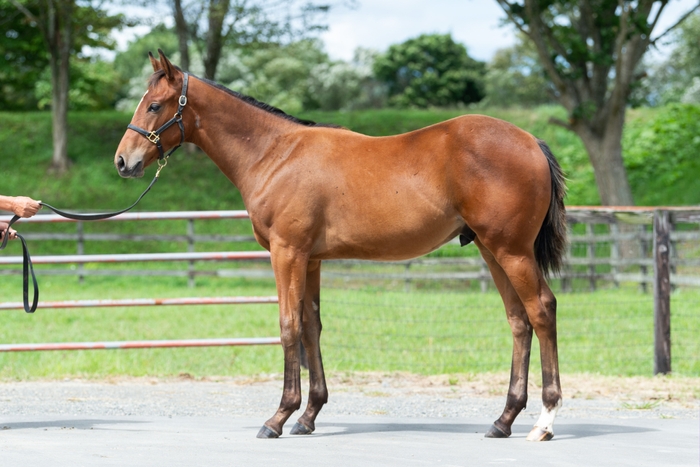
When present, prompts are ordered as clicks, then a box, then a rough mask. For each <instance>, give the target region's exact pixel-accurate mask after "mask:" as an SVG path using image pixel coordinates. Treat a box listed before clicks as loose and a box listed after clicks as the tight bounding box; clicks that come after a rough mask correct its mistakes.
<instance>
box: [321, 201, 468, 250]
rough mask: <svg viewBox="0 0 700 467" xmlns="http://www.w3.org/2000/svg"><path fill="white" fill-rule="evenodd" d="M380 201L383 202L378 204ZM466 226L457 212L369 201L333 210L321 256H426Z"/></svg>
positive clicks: (327, 224)
mask: <svg viewBox="0 0 700 467" xmlns="http://www.w3.org/2000/svg"><path fill="white" fill-rule="evenodd" d="M376 204H379V206H377V205H376ZM463 227H464V223H463V221H462V220H461V217H460V216H459V215H458V214H457V213H456V212H449V213H448V212H446V210H439V209H425V208H423V209H420V208H419V207H418V206H415V205H411V204H410V203H392V202H384V203H366V204H364V205H361V204H355V206H354V207H350V206H347V205H346V206H345V207H344V208H339V209H338V211H337V212H335V213H329V215H328V216H327V223H326V228H325V232H324V234H325V235H323V236H322V237H321V238H320V239H319V242H318V244H317V248H316V249H315V250H316V254H315V255H314V256H315V257H318V259H350V258H354V259H368V260H377V261H398V260H405V259H410V258H415V257H417V256H422V255H425V254H427V253H430V252H431V251H434V250H436V249H437V248H439V247H440V246H442V245H444V244H445V243H446V242H448V241H450V240H451V239H452V238H454V237H455V236H456V235H457V234H458V233H459V231H460V230H461V229H462V228H463Z"/></svg>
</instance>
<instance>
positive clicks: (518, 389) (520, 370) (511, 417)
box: [475, 240, 532, 438]
mask: <svg viewBox="0 0 700 467" xmlns="http://www.w3.org/2000/svg"><path fill="white" fill-rule="evenodd" d="M475 243H476V245H477V247H479V250H480V251H481V255H482V257H483V258H484V260H485V261H486V264H487V265H488V267H489V270H490V271H491V276H492V277H493V280H494V282H495V284H496V288H497V289H498V291H499V293H500V294H501V298H502V299H503V305H504V306H505V309H506V316H507V318H508V324H510V328H511V332H512V333H513V358H512V363H511V370H510V384H509V386H508V396H507V398H506V406H505V408H504V409H503V414H501V416H500V417H499V418H498V420H496V421H495V422H494V423H493V425H492V426H491V428H489V430H488V431H487V432H486V435H485V436H486V437H487V438H507V437H509V436H510V435H511V426H512V425H513V422H514V421H515V418H516V417H517V416H518V415H519V414H520V412H521V411H522V410H523V409H524V408H525V406H526V405H527V381H528V371H529V366H530V348H531V346H532V326H531V325H530V322H529V320H528V318H527V312H526V311H525V306H524V305H523V303H522V301H521V300H520V297H518V294H517V292H516V291H515V289H514V288H513V286H512V285H511V283H510V280H509V279H508V276H507V275H506V273H505V271H503V268H501V266H500V265H499V264H498V262H496V259H495V258H494V257H493V255H492V254H491V252H490V251H489V250H487V249H486V248H485V247H484V246H483V245H482V244H481V242H479V240H476V241H475Z"/></svg>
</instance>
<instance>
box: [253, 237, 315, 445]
mask: <svg viewBox="0 0 700 467" xmlns="http://www.w3.org/2000/svg"><path fill="white" fill-rule="evenodd" d="M271 253H272V255H271V258H272V269H273V271H274V273H275V281H276V282H277V295H278V298H279V308H280V339H281V341H282V349H283V351H284V389H283V391H282V400H281V401H280V406H279V408H278V409H277V412H275V414H274V415H273V416H272V418H270V419H269V420H268V421H266V422H265V424H264V425H263V426H262V428H260V431H259V432H258V435H257V437H258V438H278V437H279V436H280V435H281V434H282V427H283V426H284V423H285V422H286V421H287V419H289V417H290V416H291V415H292V413H294V412H295V411H296V410H297V409H299V407H300V406H301V382H300V368H301V355H300V349H299V343H300V340H301V334H302V315H303V306H304V294H305V291H306V271H307V265H308V256H307V255H305V254H303V253H301V252H299V251H298V250H296V249H294V248H290V247H288V248H274V246H273V248H271Z"/></svg>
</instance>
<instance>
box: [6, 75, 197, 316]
mask: <svg viewBox="0 0 700 467" xmlns="http://www.w3.org/2000/svg"><path fill="white" fill-rule="evenodd" d="M188 82H189V74H188V73H185V74H184V77H183V81H182V92H181V94H180V98H179V99H178V108H177V113H176V114H175V115H174V116H173V118H171V119H170V120H168V121H167V122H165V124H163V125H162V126H161V127H160V128H158V129H157V130H154V131H150V132H148V131H146V130H144V129H142V128H139V127H137V126H135V125H132V124H129V125H128V126H127V128H128V129H130V130H134V131H136V132H137V133H140V134H141V135H143V136H144V137H146V139H148V140H149V141H150V142H151V143H153V144H155V145H156V147H157V148H158V152H159V157H158V170H157V171H156V175H155V177H153V180H152V181H151V183H150V184H149V185H148V188H146V189H145V190H144V192H143V193H141V196H139V197H138V199H137V200H136V202H135V203H134V204H132V205H131V206H129V207H128V208H126V209H122V210H121V211H115V212H107V213H102V214H78V213H74V212H66V211H62V210H60V209H56V208H55V207H53V206H51V205H50V204H47V203H40V204H41V205H42V206H46V207H47V208H49V209H50V210H52V211H53V212H55V213H56V214H58V215H59V216H63V217H65V218H67V219H73V220H77V221H99V220H104V219H109V218H111V217H114V216H118V215H119V214H123V213H125V212H127V211H131V210H132V209H133V208H134V206H136V205H137V204H139V201H141V199H142V198H143V197H144V196H146V193H148V192H149V190H150V189H151V187H152V186H153V185H155V183H156V182H157V181H158V176H159V175H160V171H161V170H163V168H164V167H165V166H166V165H168V158H169V157H170V156H171V155H172V154H173V153H174V152H175V150H177V149H178V148H179V147H180V146H182V143H183V142H184V141H185V127H184V125H183V124H182V111H183V110H184V108H185V106H186V105H187V87H188ZM176 123H177V126H178V127H179V128H180V144H178V145H177V146H175V147H174V148H172V149H171V150H170V151H168V153H167V154H166V153H164V151H163V146H162V145H161V143H160V135H161V133H163V131H165V130H166V129H168V128H169V127H171V126H172V125H174V124H176ZM19 219H20V217H19V216H14V217H13V218H12V220H10V224H9V226H8V227H7V232H5V235H4V236H3V239H2V244H0V250H4V249H5V247H6V246H7V240H8V239H9V238H10V227H12V224H14V223H15V222H17V221H18V220H19ZM17 238H19V239H20V241H21V242H22V258H23V261H22V263H23V265H22V295H23V297H24V311H25V312H27V313H34V311H35V310H36V307H37V303H38V302H39V285H38V283H37V281H36V275H35V274H34V265H33V264H32V259H31V256H30V255H29V249H28V248H27V242H26V241H25V240H24V237H22V236H21V235H20V234H17ZM30 275H31V277H32V283H33V284H34V298H33V300H32V304H31V306H30V305H29V276H30Z"/></svg>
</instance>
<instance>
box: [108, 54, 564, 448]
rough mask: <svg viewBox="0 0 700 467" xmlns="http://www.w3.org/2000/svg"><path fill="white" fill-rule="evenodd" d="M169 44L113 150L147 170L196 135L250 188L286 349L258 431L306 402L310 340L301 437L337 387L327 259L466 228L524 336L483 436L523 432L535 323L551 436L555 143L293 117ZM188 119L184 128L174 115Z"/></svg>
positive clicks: (460, 124)
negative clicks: (330, 360) (324, 336)
mask: <svg viewBox="0 0 700 467" xmlns="http://www.w3.org/2000/svg"><path fill="white" fill-rule="evenodd" d="M158 52H159V54H160V57H159V59H156V58H154V56H153V55H152V54H150V53H149V58H150V60H151V64H152V65H153V72H154V73H153V75H152V76H151V78H150V80H149V84H148V89H147V91H146V93H145V94H144V96H143V98H142V99H141V102H140V103H139V105H138V107H137V108H136V111H135V113H134V116H133V119H132V121H131V124H130V125H129V130H127V132H126V134H125V135H124V137H123V138H122V140H121V142H120V143H119V147H118V148H117V151H116V154H115V158H114V163H115V166H116V168H117V170H118V171H119V174H120V175H121V176H122V177H141V176H143V174H144V169H145V168H146V167H148V166H149V165H151V164H152V163H153V162H155V161H157V160H162V158H163V157H164V148H166V149H167V148H177V147H179V145H180V144H181V143H182V142H183V141H187V142H191V143H194V144H196V145H197V146H199V148H201V149H202V150H203V151H204V152H205V153H206V154H207V155H208V156H209V157H210V158H211V159H212V161H213V162H214V163H215V164H216V165H217V166H218V167H219V169H221V171H222V172H223V173H224V174H225V175H226V176H227V177H228V178H229V180H231V182H232V183H233V184H234V185H235V186H236V187H237V188H238V190H240V193H241V195H242V197H243V201H244V203H245V206H246V208H247V209H248V212H249V213H250V220H251V222H252V225H253V231H254V234H255V238H256V239H257V241H258V242H259V243H260V245H262V246H263V247H264V248H265V249H267V250H269V251H270V254H271V261H272V268H273V270H274V275H275V280H276V284H277V293H278V296H279V313H280V315H279V316H280V317H279V323H280V335H281V341H282V347H283V352H284V389H283V392H282V400H281V402H280V405H279V408H278V409H277V411H276V413H275V414H274V415H273V416H272V417H271V418H270V419H269V420H267V421H266V422H265V423H264V425H263V426H262V428H261V429H260V431H259V433H258V435H257V436H258V438H277V437H279V436H280V435H281V434H282V428H283V425H284V424H285V422H286V421H287V419H288V418H289V417H290V416H291V415H292V413H293V412H294V411H296V410H297V409H299V408H300V406H301V398H302V397H301V387H300V386H301V382H300V345H299V344H300V341H301V343H302V344H303V346H304V348H305V349H306V352H307V356H308V364H309V380H310V381H309V396H308V404H307V407H306V410H305V411H304V413H303V414H302V416H301V417H300V418H299V419H298V421H297V423H296V424H295V425H294V427H293V428H292V430H291V434H295V435H299V434H310V433H312V432H313V431H314V429H315V420H316V417H317V416H318V414H319V412H320V410H321V408H322V407H323V405H324V404H325V403H326V402H327V400H328V389H327V387H326V380H325V376H324V371H323V363H322V361H321V348H320V344H319V340H320V335H321V317H320V287H321V262H322V261H323V260H327V259H345V258H356V259H366V260H379V261H396V260H405V259H409V258H414V257H417V256H420V255H424V254H426V253H429V252H431V251H433V250H435V249H437V248H438V247H440V246H441V245H443V244H445V243H446V242H448V241H450V240H451V239H453V238H455V237H457V236H458V235H459V238H460V241H461V243H462V245H465V244H467V243H469V242H471V241H473V242H474V243H475V244H476V246H477V247H478V248H479V251H480V253H481V255H482V256H483V258H484V260H485V261H486V264H487V265H488V267H489V269H490V271H491V274H492V276H493V280H494V282H495V284H496V287H497V288H498V291H499V293H500V295H501V297H502V299H503V303H504V306H505V311H506V315H507V319H508V323H509V324H510V327H511V330H512V334H513V355H512V366H511V375H510V385H509V388H508V395H507V398H506V404H505V409H504V410H503V413H502V415H501V416H500V417H499V418H498V420H496V421H495V422H494V423H493V425H492V426H491V427H490V428H489V430H488V431H487V433H486V437H490V438H505V437H508V436H510V434H511V426H512V424H513V421H514V420H515V418H516V416H517V415H518V414H519V413H520V412H521V411H522V410H523V409H524V408H525V404H526V402H527V380H528V367H529V363H530V348H531V344H532V332H533V329H534V331H535V333H536V335H537V338H538V339H539V341H540V358H541V361H542V402H543V407H542V413H541V416H540V418H539V419H538V421H537V423H536V424H535V426H534V428H533V429H532V431H531V432H530V433H529V435H528V437H527V439H528V440H533V441H544V440H549V439H551V438H552V436H553V428H552V425H553V422H554V418H555V416H556V413H557V410H558V409H559V407H561V401H562V392H561V384H560V381H559V363H558V355H557V332H556V299H555V297H554V295H553V293H552V291H551V290H550V288H549V286H548V285H547V282H546V278H547V276H548V274H549V272H551V271H554V272H556V271H557V270H558V269H559V267H560V265H561V261H562V255H563V253H564V250H565V247H566V235H567V226H566V213H565V207H564V202H563V198H564V195H565V182H564V176H563V173H562V171H561V169H560V167H559V164H558V163H557V161H556V159H555V158H554V156H553V154H552V152H551V151H550V150H549V148H548V147H547V145H546V144H545V143H544V142H543V141H541V140H538V139H537V138H535V137H534V136H533V135H531V134H529V133H527V132H525V131H524V130H522V129H520V128H518V127H516V126H514V125H512V124H510V123H507V122H505V121H502V120H498V119H495V118H491V117H486V116H482V115H465V116H462V117H457V118H454V119H451V120H448V121H445V122H442V123H438V124H435V125H432V126H429V127H426V128H423V129H420V130H416V131H412V132H409V133H406V134H402V135H397V136H388V137H370V136H365V135H362V134H359V133H355V132H352V131H349V130H347V129H344V128H340V127H333V126H330V125H319V124H315V123H313V122H309V121H305V120H300V119H297V118H294V117H292V116H289V115H287V114H285V113H284V112H282V111H281V110H279V109H276V108H274V107H270V106H268V105H266V104H263V103H261V102H258V101H256V100H254V99H252V98H250V97H247V96H243V95H241V94H239V93H236V92H234V91H231V90H229V89H227V88H225V87H223V86H221V85H219V84H216V83H214V82H211V81H209V80H205V79H200V78H197V77H194V76H190V75H189V74H188V73H184V72H183V71H182V70H180V69H179V68H178V67H176V66H174V65H173V64H172V63H171V62H170V61H169V60H168V59H167V57H166V56H165V55H164V54H163V52H162V51H161V50H160V49H159V50H158ZM173 114H174V117H172V118H171V117H170V116H171V115H173ZM175 124H177V127H179V130H180V131H177V128H169V127H170V126H175ZM148 128H157V130H152V131H151V130H146V129H148ZM143 136H145V137H146V138H144V137H143ZM178 141H179V142H178ZM152 143H154V144H152ZM171 151H172V149H171ZM166 160H167V158H166ZM160 163H161V164H162V162H160ZM183 188H184V189H185V190H186V187H183Z"/></svg>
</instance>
